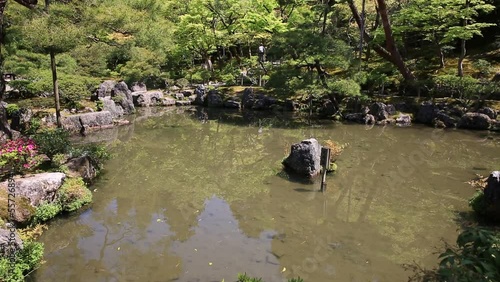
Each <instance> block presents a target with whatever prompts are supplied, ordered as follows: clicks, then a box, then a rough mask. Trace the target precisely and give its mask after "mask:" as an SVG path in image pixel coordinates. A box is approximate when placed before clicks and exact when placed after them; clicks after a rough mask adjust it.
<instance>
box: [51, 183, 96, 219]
mask: <svg viewBox="0 0 500 282" xmlns="http://www.w3.org/2000/svg"><path fill="white" fill-rule="evenodd" d="M57 194H58V196H59V199H60V203H61V208H62V210H64V211H68V212H72V211H76V210H78V209H80V208H81V207H82V206H84V205H86V204H89V203H91V202H92V193H91V192H90V190H89V189H88V188H87V186H85V182H83V179H82V178H80V177H78V178H66V180H65V181H64V184H63V185H62V186H61V188H59V190H58V191H57Z"/></svg>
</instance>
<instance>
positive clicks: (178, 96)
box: [174, 93, 184, 100]
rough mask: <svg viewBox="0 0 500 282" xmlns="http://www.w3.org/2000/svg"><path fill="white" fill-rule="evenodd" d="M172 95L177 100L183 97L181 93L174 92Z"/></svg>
mask: <svg viewBox="0 0 500 282" xmlns="http://www.w3.org/2000/svg"><path fill="white" fill-rule="evenodd" d="M174 97H175V99H177V100H183V99H184V94H182V93H175V94H174Z"/></svg>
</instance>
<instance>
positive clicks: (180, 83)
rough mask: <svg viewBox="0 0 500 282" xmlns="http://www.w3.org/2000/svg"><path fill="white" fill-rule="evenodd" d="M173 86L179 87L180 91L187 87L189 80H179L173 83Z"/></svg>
mask: <svg viewBox="0 0 500 282" xmlns="http://www.w3.org/2000/svg"><path fill="white" fill-rule="evenodd" d="M175 85H177V86H179V87H180V88H181V89H184V88H186V87H188V86H189V80H187V79H185V78H179V79H177V80H176V81H175Z"/></svg>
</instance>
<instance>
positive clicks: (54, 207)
mask: <svg viewBox="0 0 500 282" xmlns="http://www.w3.org/2000/svg"><path fill="white" fill-rule="evenodd" d="M61 211H62V207H61V206H60V205H59V204H56V203H52V204H45V203H44V204H41V205H39V206H38V207H37V208H36V212H35V216H34V217H33V223H35V224H37V223H42V222H45V221H47V220H49V219H52V218H54V217H55V216H56V215H57V214H58V213H60V212H61Z"/></svg>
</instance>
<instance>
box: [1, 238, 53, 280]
mask: <svg viewBox="0 0 500 282" xmlns="http://www.w3.org/2000/svg"><path fill="white" fill-rule="evenodd" d="M23 246H24V247H23V249H22V250H19V251H18V252H17V253H16V256H15V263H14V264H13V266H14V269H13V270H11V262H10V259H8V258H0V281H5V282H22V281H25V280H24V275H26V274H27V273H28V272H29V271H31V270H32V269H34V268H36V267H37V266H38V265H40V263H41V261H42V258H43V249H44V248H43V244H42V243H39V242H34V241H25V242H23ZM11 272H12V274H11Z"/></svg>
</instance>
